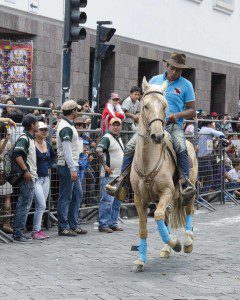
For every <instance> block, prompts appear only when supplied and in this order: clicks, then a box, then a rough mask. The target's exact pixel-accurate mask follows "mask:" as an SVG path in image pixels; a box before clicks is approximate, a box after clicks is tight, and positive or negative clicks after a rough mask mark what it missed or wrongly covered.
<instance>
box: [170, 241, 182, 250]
mask: <svg viewBox="0 0 240 300" xmlns="http://www.w3.org/2000/svg"><path fill="white" fill-rule="evenodd" d="M172 249H173V250H174V251H175V252H181V250H182V245H181V243H180V241H179V240H177V243H176V245H175V246H174V247H172Z"/></svg>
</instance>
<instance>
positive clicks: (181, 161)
mask: <svg viewBox="0 0 240 300" xmlns="http://www.w3.org/2000/svg"><path fill="white" fill-rule="evenodd" d="M166 130H167V131H168V132H169V133H170V135H171V137H172V142H173V148H174V150H175V151H176V154H177V163H178V168H179V169H180V172H182V174H183V175H184V176H185V177H187V178H189V159H188V152H187V145H186V137H185V133H184V130H183V127H182V126H181V125H179V124H170V125H168V126H166Z"/></svg>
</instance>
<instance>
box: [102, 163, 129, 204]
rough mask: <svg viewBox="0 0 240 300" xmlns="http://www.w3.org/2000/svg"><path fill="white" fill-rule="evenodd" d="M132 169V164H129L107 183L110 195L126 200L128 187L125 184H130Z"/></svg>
mask: <svg viewBox="0 0 240 300" xmlns="http://www.w3.org/2000/svg"><path fill="white" fill-rule="evenodd" d="M130 171H131V165H128V166H127V168H126V169H125V170H124V171H123V172H122V174H121V175H120V176H119V177H116V178H114V179H113V180H112V181H111V182H109V183H108V184H107V185H106V191H107V193H108V194H109V195H110V196H114V197H116V198H117V199H119V200H120V201H122V202H124V201H125V198H126V195H127V188H126V187H125V186H124V185H126V184H128V181H129V175H130Z"/></svg>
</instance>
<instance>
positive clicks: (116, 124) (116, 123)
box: [112, 122, 121, 127]
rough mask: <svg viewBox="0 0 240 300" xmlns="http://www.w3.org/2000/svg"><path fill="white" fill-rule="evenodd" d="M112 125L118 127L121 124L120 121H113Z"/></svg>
mask: <svg viewBox="0 0 240 300" xmlns="http://www.w3.org/2000/svg"><path fill="white" fill-rule="evenodd" d="M112 126H114V127H115V126H117V127H120V126H121V124H120V123H118V122H115V123H113V124H112Z"/></svg>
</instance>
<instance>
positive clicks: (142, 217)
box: [134, 194, 147, 272]
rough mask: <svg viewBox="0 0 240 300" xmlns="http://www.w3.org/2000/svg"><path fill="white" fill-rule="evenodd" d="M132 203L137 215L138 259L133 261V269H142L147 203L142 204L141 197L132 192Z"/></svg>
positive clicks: (144, 252) (138, 270) (144, 260)
mask: <svg viewBox="0 0 240 300" xmlns="http://www.w3.org/2000/svg"><path fill="white" fill-rule="evenodd" d="M134 203H135V207H136V209H137V212H138V217H139V237H140V240H139V247H138V259H137V260H136V261H134V266H135V268H134V271H137V272H140V271H143V270H144V264H145V262H146V261H147V204H146V205H145V206H143V204H142V201H141V199H140V198H139V197H138V196H137V195H136V194H134Z"/></svg>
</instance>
